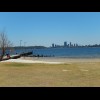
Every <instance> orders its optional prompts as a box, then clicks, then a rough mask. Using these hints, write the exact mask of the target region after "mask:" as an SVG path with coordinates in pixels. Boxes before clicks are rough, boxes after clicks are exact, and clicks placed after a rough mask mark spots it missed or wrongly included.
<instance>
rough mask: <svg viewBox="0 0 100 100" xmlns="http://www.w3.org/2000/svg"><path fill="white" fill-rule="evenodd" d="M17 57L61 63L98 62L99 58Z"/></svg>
mask: <svg viewBox="0 0 100 100" xmlns="http://www.w3.org/2000/svg"><path fill="white" fill-rule="evenodd" d="M19 59H23V60H32V61H45V62H63V63H72V62H83V63H85V62H90V63H92V62H100V58H61V57H39V58H38V57H21V58H19Z"/></svg>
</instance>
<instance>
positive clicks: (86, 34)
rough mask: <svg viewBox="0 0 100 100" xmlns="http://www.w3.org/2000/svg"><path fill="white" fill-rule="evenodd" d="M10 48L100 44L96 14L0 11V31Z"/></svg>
mask: <svg viewBox="0 0 100 100" xmlns="http://www.w3.org/2000/svg"><path fill="white" fill-rule="evenodd" d="M3 30H4V31H5V32H6V34H7V36H8V39H9V40H10V41H11V42H12V43H13V45H14V46H19V45H20V40H22V41H21V45H25V46H47V47H49V46H51V45H52V43H55V44H58V45H63V44H64V42H65V41H66V42H67V43H69V42H72V43H78V44H80V45H88V44H100V12H0V32H2V31H3Z"/></svg>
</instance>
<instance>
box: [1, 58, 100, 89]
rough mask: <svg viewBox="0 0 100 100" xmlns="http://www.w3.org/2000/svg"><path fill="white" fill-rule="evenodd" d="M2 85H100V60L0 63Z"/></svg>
mask: <svg viewBox="0 0 100 100" xmlns="http://www.w3.org/2000/svg"><path fill="white" fill-rule="evenodd" d="M0 86H21V87H23V86H32V87H69V86H74V87H75V86H79V87H80V86H89V87H90V86H91V87H93V86H100V62H99V60H98V61H97V62H95V60H91V62H90V61H89V62H86V61H85V62H80V61H79V62H78V61H77V62H71V63H67V62H66V63H65V64H42V63H41V64H35V63H34V64H27V63H15V62H1V63H0Z"/></svg>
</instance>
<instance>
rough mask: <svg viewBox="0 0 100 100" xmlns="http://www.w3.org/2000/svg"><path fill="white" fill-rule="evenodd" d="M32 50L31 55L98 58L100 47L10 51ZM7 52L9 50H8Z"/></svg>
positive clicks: (21, 51)
mask: <svg viewBox="0 0 100 100" xmlns="http://www.w3.org/2000/svg"><path fill="white" fill-rule="evenodd" d="M28 51H33V55H38V54H39V55H44V56H53V55H54V56H55V57H68V58H77V57H79V58H93V57H95V58H100V48H99V47H95V48H46V49H22V50H14V51H12V52H11V53H12V54H16V53H19V54H20V53H23V52H28ZM8 52H9V51H8Z"/></svg>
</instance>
